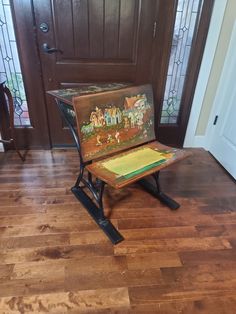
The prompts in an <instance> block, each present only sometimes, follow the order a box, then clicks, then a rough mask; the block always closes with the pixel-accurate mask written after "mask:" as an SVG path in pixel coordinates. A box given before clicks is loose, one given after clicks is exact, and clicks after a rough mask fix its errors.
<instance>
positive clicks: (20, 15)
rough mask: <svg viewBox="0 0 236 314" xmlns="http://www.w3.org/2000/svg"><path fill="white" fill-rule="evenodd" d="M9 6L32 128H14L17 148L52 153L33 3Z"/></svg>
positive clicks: (28, 0) (15, 1) (17, 0)
mask: <svg viewBox="0 0 236 314" xmlns="http://www.w3.org/2000/svg"><path fill="white" fill-rule="evenodd" d="M10 6H11V12H12V19H13V25H14V30H15V37H16V43H17V49H18V55H19V60H20V65H21V71H22V77H23V81H24V87H25V92H26V98H27V103H28V110H29V115H30V120H31V124H32V126H31V127H16V128H15V134H16V138H17V145H18V147H19V148H28V147H30V148H44V149H49V148H50V147H51V144H50V135H49V128H48V119H47V111H46V105H45V93H44V88H43V81H42V75H41V64H40V59H39V51H38V46H37V42H36V35H35V26H34V25H35V23H34V14H33V7H32V1H31V0H24V1H22V0H10ZM43 130H44V131H43ZM6 132H8V130H6ZM6 148H7V149H8V148H11V147H10V146H9V147H8V146H7V147H6Z"/></svg>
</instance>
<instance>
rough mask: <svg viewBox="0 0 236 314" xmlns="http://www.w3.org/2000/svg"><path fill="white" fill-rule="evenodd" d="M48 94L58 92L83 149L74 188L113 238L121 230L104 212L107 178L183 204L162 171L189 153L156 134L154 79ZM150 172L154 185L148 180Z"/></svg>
mask: <svg viewBox="0 0 236 314" xmlns="http://www.w3.org/2000/svg"><path fill="white" fill-rule="evenodd" d="M49 94H50V95H52V96H54V97H55V99H56V102H57V105H58V108H59V110H60V112H61V114H62V117H63V118H64V119H65V121H66V123H67V124H68V126H69V128H70V130H71V133H72V135H73V137H74V140H75V143H76V146H77V149H78V153H79V158H80V171H79V175H78V178H77V181H76V183H75V186H74V187H72V189H71V190H72V192H73V193H74V195H75V196H76V197H77V199H78V200H79V201H80V202H81V203H82V204H83V205H84V207H85V208H86V209H87V211H88V212H89V214H90V215H91V216H92V217H93V219H94V220H95V222H96V223H97V224H98V225H99V227H100V228H101V229H102V230H103V231H104V232H105V233H106V235H107V236H108V237H109V238H110V240H111V241H112V243H114V244H116V243H119V242H120V241H122V240H123V236H122V235H121V234H120V233H119V231H118V230H117V229H116V228H115V227H114V226H113V225H112V223H111V222H110V220H109V219H108V218H107V217H106V216H105V215H104V209H103V192H104V186H105V184H108V185H110V186H112V187H113V188H115V189H119V188H122V187H125V186H127V185H129V184H131V183H133V182H138V183H140V184H141V185H142V186H143V187H144V188H145V189H146V190H147V191H148V192H150V193H151V194H152V195H154V196H155V197H157V198H158V199H159V200H160V201H161V202H163V203H164V204H165V205H167V206H168V207H169V208H171V209H177V208H179V206H180V205H179V204H178V203H177V202H175V201H174V200H173V199H171V198H170V197H169V196H167V195H166V194H164V193H163V192H162V191H161V189H160V185H159V172H160V170H161V169H163V168H166V167H167V166H169V165H171V164H173V163H175V162H177V161H180V160H182V159H183V158H185V157H187V156H188V155H189V154H188V152H186V151H184V150H181V149H176V148H172V147H168V146H165V145H162V144H161V143H159V142H158V141H157V140H156V136H155V129H154V102H153V95H152V88H151V86H150V85H141V86H133V87H132V86H128V87H127V86H124V85H123V84H106V85H105V84H104V85H99V86H97V85H96V86H94V85H93V86H91V85H90V86H85V87H84V88H79V89H66V90H57V91H49ZM148 175H150V176H151V177H153V179H154V186H153V184H151V183H150V182H149V181H147V180H145V177H146V176H148ZM87 190H89V191H90V194H88V193H87V192H86V191H87ZM91 194H92V198H91Z"/></svg>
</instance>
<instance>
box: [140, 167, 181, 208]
mask: <svg viewBox="0 0 236 314" xmlns="http://www.w3.org/2000/svg"><path fill="white" fill-rule="evenodd" d="M152 176H153V178H154V180H155V184H156V187H155V186H153V184H151V183H150V182H149V181H147V180H146V179H141V180H139V181H138V183H139V184H140V185H141V186H142V187H143V188H144V189H145V190H147V191H148V192H149V193H150V194H152V195H153V196H155V197H156V198H158V199H159V200H160V201H161V202H162V203H163V204H165V205H167V206H168V207H169V208H170V209H173V210H175V209H178V208H179V207H180V204H179V203H177V202H176V201H175V200H173V199H172V198H171V197H169V196H168V195H166V194H165V193H163V192H162V191H161V188H160V183H159V171H158V172H155V173H154V174H153V175H152Z"/></svg>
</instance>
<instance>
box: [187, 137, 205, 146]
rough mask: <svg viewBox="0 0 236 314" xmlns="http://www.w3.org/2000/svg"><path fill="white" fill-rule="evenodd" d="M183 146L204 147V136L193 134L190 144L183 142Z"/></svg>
mask: <svg viewBox="0 0 236 314" xmlns="http://www.w3.org/2000/svg"><path fill="white" fill-rule="evenodd" d="M184 147H202V148H206V137H205V135H196V136H194V139H193V142H192V143H191V144H187V145H186V144H185V145H184Z"/></svg>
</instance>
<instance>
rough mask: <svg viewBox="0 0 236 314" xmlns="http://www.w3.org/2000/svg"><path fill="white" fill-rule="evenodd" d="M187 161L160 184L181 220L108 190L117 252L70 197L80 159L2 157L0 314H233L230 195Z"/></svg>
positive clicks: (197, 158) (234, 210) (199, 164)
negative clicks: (117, 239) (120, 236)
mask: <svg viewBox="0 0 236 314" xmlns="http://www.w3.org/2000/svg"><path fill="white" fill-rule="evenodd" d="M193 152H194V155H193V157H191V158H189V159H186V160H184V161H182V162H180V163H178V164H176V165H173V166H171V167H169V168H168V169H166V170H164V171H163V172H162V174H161V183H162V187H163V190H164V191H165V192H168V194H169V195H170V196H172V197H173V198H175V200H176V201H178V202H180V203H181V207H180V209H178V210H177V211H171V210H169V209H168V208H166V207H165V206H163V205H161V204H160V203H159V201H158V200H156V199H155V198H153V197H152V196H150V195H149V194H147V193H146V192H145V191H143V190H142V189H141V188H140V187H139V186H138V185H132V186H130V187H129V188H126V189H123V190H113V189H111V188H108V187H106V192H105V208H106V213H107V215H109V217H110V218H111V220H112V222H113V223H114V225H115V226H117V227H118V228H119V230H120V231H121V233H122V234H123V235H124V237H125V239H126V240H125V241H123V242H121V243H120V244H118V245H116V246H113V245H112V244H111V243H110V242H109V240H108V239H107V238H106V236H105V235H104V234H103V233H102V231H101V230H100V229H98V227H97V225H96V224H95V223H94V222H93V221H92V219H91V218H90V216H89V215H88V214H87V212H86V210H85V209H84V208H83V207H82V206H81V205H80V203H78V201H77V200H76V199H75V197H74V196H73V195H72V193H71V192H70V187H71V186H72V185H73V184H74V181H75V179H76V173H77V169H78V156H77V153H76V151H74V150H70V151H65V150H55V151H30V152H28V154H27V157H26V161H25V162H24V163H22V162H21V161H20V160H19V159H18V157H17V155H16V154H15V153H14V152H8V153H6V154H0V248H1V250H0V313H38V312H40V313H67V312H68V313H91V314H92V313H118V314H120V313H122V314H123V313H135V314H136V313H143V314H147V313H161V314H163V313H164V314H169V313H170V314H172V313H173V314H174V313H184V314H189V313H192V314H194V313H209V314H218V313H220V314H223V313H225V314H231V313H232V314H233V313H236V185H235V182H234V181H233V180H232V179H231V178H230V177H229V176H228V175H227V174H226V173H225V172H224V170H223V169H222V168H221V167H220V166H219V165H218V164H217V163H216V162H215V160H214V159H213V158H212V157H211V156H210V155H209V154H208V153H207V152H205V151H204V150H200V149H196V150H193Z"/></svg>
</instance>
